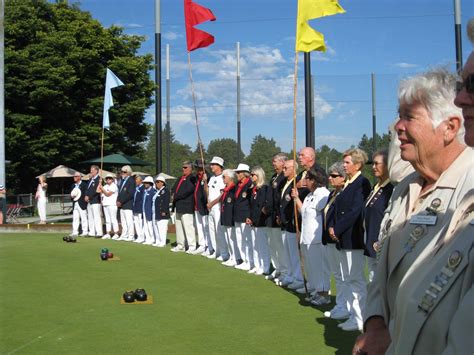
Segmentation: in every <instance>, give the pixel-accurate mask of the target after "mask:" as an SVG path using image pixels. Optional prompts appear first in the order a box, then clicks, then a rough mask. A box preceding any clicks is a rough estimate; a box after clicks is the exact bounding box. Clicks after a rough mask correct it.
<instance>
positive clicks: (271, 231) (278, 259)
mask: <svg viewBox="0 0 474 355" xmlns="http://www.w3.org/2000/svg"><path fill="white" fill-rule="evenodd" d="M267 237H268V247H269V249H270V255H271V258H272V263H273V267H274V268H275V273H277V274H280V275H281V276H280V277H281V278H282V279H283V278H285V277H286V276H287V275H288V252H287V251H286V247H285V245H284V244H283V232H282V230H281V228H268V231H267Z"/></svg>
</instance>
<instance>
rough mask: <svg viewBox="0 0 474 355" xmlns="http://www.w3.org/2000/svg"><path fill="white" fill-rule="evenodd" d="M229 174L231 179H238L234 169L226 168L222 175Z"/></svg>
mask: <svg viewBox="0 0 474 355" xmlns="http://www.w3.org/2000/svg"><path fill="white" fill-rule="evenodd" d="M224 175H225V176H227V177H228V178H229V179H231V180H232V181H233V182H234V183H235V181H236V179H237V175H235V172H234V170H232V169H225V170H224V171H223V172H222V176H224Z"/></svg>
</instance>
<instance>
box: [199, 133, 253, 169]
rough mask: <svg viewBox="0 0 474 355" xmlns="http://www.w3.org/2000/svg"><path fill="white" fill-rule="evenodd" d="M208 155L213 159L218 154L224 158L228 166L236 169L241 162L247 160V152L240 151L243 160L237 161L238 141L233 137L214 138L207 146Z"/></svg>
mask: <svg viewBox="0 0 474 355" xmlns="http://www.w3.org/2000/svg"><path fill="white" fill-rule="evenodd" d="M207 155H208V156H209V157H210V158H211V159H212V157H213V156H215V155H217V156H219V157H221V158H222V159H224V164H225V167H226V168H229V169H235V168H236V167H237V165H238V164H239V163H242V162H243V161H245V154H244V152H242V150H241V151H240V156H241V157H242V161H240V162H238V161H237V142H236V141H235V140H233V139H232V138H221V139H214V140H212V141H211V142H210V143H209V145H208V147H207Z"/></svg>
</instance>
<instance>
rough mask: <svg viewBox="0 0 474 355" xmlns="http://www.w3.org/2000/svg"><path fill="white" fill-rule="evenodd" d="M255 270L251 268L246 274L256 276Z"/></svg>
mask: <svg viewBox="0 0 474 355" xmlns="http://www.w3.org/2000/svg"><path fill="white" fill-rule="evenodd" d="M257 271H258V270H257V268H256V267H253V268H251V269H250V270H249V271H247V273H248V274H256V273H257Z"/></svg>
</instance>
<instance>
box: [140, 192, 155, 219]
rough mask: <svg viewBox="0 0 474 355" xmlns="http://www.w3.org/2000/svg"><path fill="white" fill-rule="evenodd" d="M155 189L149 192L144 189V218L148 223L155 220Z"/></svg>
mask: <svg viewBox="0 0 474 355" xmlns="http://www.w3.org/2000/svg"><path fill="white" fill-rule="evenodd" d="M155 192H156V190H155V188H154V187H151V188H150V189H149V190H146V189H143V208H142V211H143V212H142V213H143V218H144V219H145V220H147V221H151V220H153V196H155Z"/></svg>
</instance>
